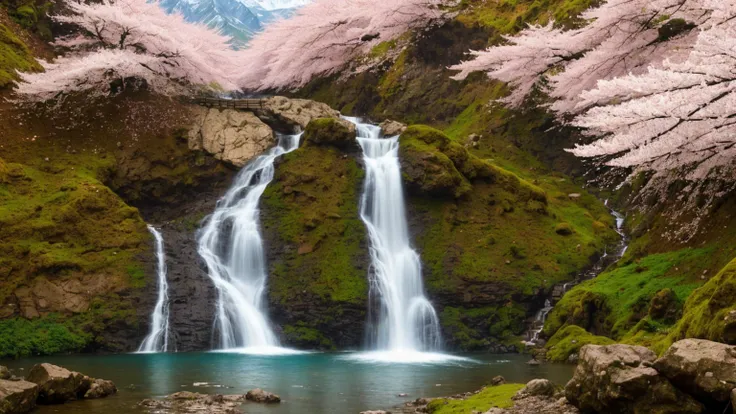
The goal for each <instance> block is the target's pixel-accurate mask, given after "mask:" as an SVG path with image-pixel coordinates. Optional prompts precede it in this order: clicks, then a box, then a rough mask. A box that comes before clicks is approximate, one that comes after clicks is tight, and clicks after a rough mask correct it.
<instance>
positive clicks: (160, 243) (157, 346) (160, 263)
mask: <svg viewBox="0 0 736 414" xmlns="http://www.w3.org/2000/svg"><path fill="white" fill-rule="evenodd" d="M148 231H149V232H151V234H153V238H154V240H155V241H156V259H157V262H156V272H157V274H158V299H157V300H156V306H155V307H154V308H153V315H152V316H151V330H150V332H149V333H148V336H146V338H145V339H144V340H143V342H142V343H141V346H140V347H139V348H138V352H166V351H168V350H169V292H168V291H169V284H168V282H167V281H166V253H165V252H164V237H163V236H162V235H161V232H160V231H158V230H157V229H156V228H155V227H153V226H151V225H149V226H148Z"/></svg>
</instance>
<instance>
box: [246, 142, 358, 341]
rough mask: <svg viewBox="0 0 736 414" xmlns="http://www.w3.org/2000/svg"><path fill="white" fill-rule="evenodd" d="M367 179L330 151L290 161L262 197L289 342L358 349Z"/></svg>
mask: <svg viewBox="0 0 736 414" xmlns="http://www.w3.org/2000/svg"><path fill="white" fill-rule="evenodd" d="M363 177H364V172H363V170H362V169H361V168H360V166H359V164H358V162H357V160H356V159H355V158H354V157H351V156H346V155H345V153H344V152H342V150H340V149H338V148H335V147H333V146H331V145H328V146H318V145H308V146H305V147H302V148H299V149H297V150H296V151H294V152H292V153H289V154H286V155H285V156H284V157H283V159H282V160H281V161H280V163H279V164H278V166H277V169H276V173H275V177H274V181H273V183H272V184H271V185H269V187H268V188H267V189H266V191H265V193H264V195H263V198H262V209H263V214H262V215H261V217H263V235H264V238H265V240H266V245H267V247H268V263H269V265H270V278H269V299H270V303H271V315H272V318H273V320H274V321H275V322H276V323H278V324H281V325H283V326H285V327H286V326H291V327H292V328H289V330H288V332H287V331H286V330H285V331H284V335H285V337H284V340H285V342H286V343H288V344H291V345H294V346H298V345H302V344H303V345H309V346H310V347H316V348H320V349H332V348H333V347H338V348H346V347H357V346H360V345H361V344H362V340H363V335H362V330H361V328H362V326H363V325H364V322H365V317H366V316H365V314H366V308H367V304H368V267H369V257H368V244H367V243H368V241H367V235H366V231H365V226H364V224H363V222H362V220H361V218H360V215H359V212H358V208H359V205H360V190H361V188H362V184H363Z"/></svg>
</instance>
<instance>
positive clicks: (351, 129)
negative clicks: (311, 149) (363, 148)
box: [303, 118, 358, 149]
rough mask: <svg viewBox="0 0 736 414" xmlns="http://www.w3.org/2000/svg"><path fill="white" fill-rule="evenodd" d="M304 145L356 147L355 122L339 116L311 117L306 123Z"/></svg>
mask: <svg viewBox="0 0 736 414" xmlns="http://www.w3.org/2000/svg"><path fill="white" fill-rule="evenodd" d="M303 141H304V145H332V146H334V147H337V148H342V149H357V148H358V143H357V141H356V139H355V124H353V123H352V122H350V121H346V120H344V119H339V118H318V119H313V120H312V121H311V122H309V124H308V125H307V129H306V130H305V131H304V137H303Z"/></svg>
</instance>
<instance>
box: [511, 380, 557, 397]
mask: <svg viewBox="0 0 736 414" xmlns="http://www.w3.org/2000/svg"><path fill="white" fill-rule="evenodd" d="M553 395H555V385H554V384H552V382H551V381H550V380H547V379H533V380H531V381H529V382H528V383H527V384H526V386H525V387H524V388H522V389H521V390H519V392H517V393H516V395H515V396H514V399H522V398H526V397H552V396H553Z"/></svg>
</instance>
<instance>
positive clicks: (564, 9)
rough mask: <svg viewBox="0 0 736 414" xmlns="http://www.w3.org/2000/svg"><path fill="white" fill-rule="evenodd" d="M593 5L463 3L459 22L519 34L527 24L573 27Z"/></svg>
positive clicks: (574, 1) (548, 0)
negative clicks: (551, 24)
mask: <svg viewBox="0 0 736 414" xmlns="http://www.w3.org/2000/svg"><path fill="white" fill-rule="evenodd" d="M595 3H596V0H501V1H482V2H475V1H471V0H463V1H462V2H461V3H460V6H459V8H460V9H461V10H462V11H461V13H460V15H459V16H458V20H459V21H461V22H463V23H464V24H467V25H470V26H472V25H481V26H485V27H489V28H492V29H493V30H494V31H496V32H498V33H503V34H505V33H512V32H516V31H519V30H521V29H523V28H524V27H525V24H527V23H538V24H547V23H548V22H549V21H555V22H556V24H557V25H562V26H565V27H572V26H574V25H576V24H579V23H580V20H579V18H578V15H579V14H580V13H581V12H582V11H584V10H585V9H587V8H588V7H590V6H591V5H595Z"/></svg>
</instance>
